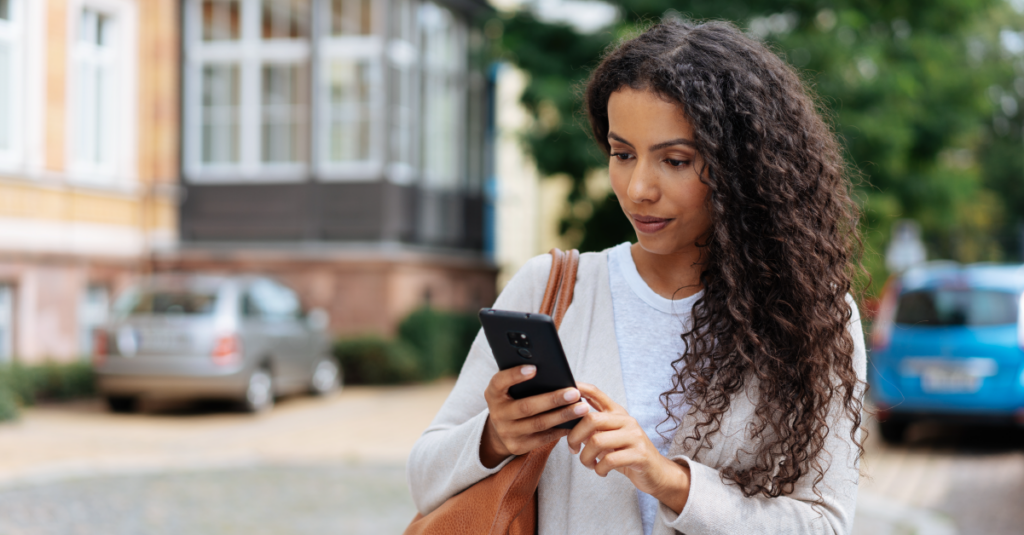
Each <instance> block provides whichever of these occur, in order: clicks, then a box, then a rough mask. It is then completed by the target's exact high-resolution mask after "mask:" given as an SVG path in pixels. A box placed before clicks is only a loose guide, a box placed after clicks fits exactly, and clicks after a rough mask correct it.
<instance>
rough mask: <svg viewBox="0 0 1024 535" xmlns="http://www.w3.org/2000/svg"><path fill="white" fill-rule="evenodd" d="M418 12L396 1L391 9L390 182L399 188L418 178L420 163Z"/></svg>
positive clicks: (410, 2) (406, 1) (409, 1)
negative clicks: (399, 185) (396, 184)
mask: <svg viewBox="0 0 1024 535" xmlns="http://www.w3.org/2000/svg"><path fill="white" fill-rule="evenodd" d="M417 8H418V4H417V3H416V2H414V1H413V0H394V2H393V3H392V8H391V21H390V22H391V28H392V29H391V41H390V43H388V67H389V69H390V71H389V72H390V76H391V80H390V87H389V96H388V99H389V102H388V106H389V108H390V114H391V115H390V116H391V125H390V126H391V132H390V134H389V154H388V178H389V179H390V180H391V181H392V182H396V183H399V184H408V183H410V182H412V181H414V180H415V179H416V178H417V177H418V176H419V173H418V172H417V170H416V168H417V164H418V161H419V150H418V148H419V147H418V146H417V145H418V143H417V142H418V141H419V133H418V127H419V121H418V117H417V113H416V110H418V109H419V93H420V77H419V74H420V70H419V69H420V52H419V47H417V46H416V44H415V43H419V40H420V32H419V25H418V24H417V19H416V14H417Z"/></svg>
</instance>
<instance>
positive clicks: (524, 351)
mask: <svg viewBox="0 0 1024 535" xmlns="http://www.w3.org/2000/svg"><path fill="white" fill-rule="evenodd" d="M480 324H481V325H483V327H484V335H486V336H487V342H488V344H490V346H491V352H492V353H494V359H495V360H496V361H498V368H499V369H502V370H507V369H509V368H514V367H516V366H522V365H524V364H533V365H534V366H536V367H537V374H536V375H535V376H534V377H533V379H530V380H529V381H526V382H522V383H519V384H517V385H513V386H512V387H511V388H509V389H508V393H509V395H510V396H512V397H513V398H515V399H522V398H526V397H530V396H536V395H537V394H544V393H547V392H553V391H555V390H560V389H562V388H568V387H575V386H576V381H575V380H574V379H573V377H572V371H571V370H570V369H569V361H568V360H566V358H565V351H563V350H562V342H561V340H560V339H559V338H558V330H557V329H556V328H555V323H554V322H553V321H552V320H551V317H549V316H547V315H545V314H536V313H530V312H510V311H507V310H495V309H493V308H484V309H481V310H480ZM520 335H525V336H526V338H525V340H526V341H527V342H528V345H526V346H523V345H522V342H521V340H524V339H522V338H521V337H520ZM513 336H514V337H515V338H516V339H517V340H520V342H519V343H520V345H514V343H513V338H512V337H513ZM579 421H580V419H579V418H577V419H575V420H571V421H568V422H565V423H562V424H559V425H557V426H555V427H559V428H562V429H572V428H573V427H575V426H576V424H577V423H579Z"/></svg>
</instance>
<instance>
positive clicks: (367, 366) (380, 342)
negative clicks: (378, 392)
mask: <svg viewBox="0 0 1024 535" xmlns="http://www.w3.org/2000/svg"><path fill="white" fill-rule="evenodd" d="M334 356H335V357H337V358H338V362H340V363H341V369H342V371H343V373H344V378H345V383H346V384H395V383H406V382H409V381H414V380H416V379H418V378H419V376H418V374H419V368H418V365H417V360H418V359H417V355H416V350H415V349H414V348H413V347H411V346H410V345H409V344H406V343H403V342H401V341H398V340H386V339H384V338H380V337H377V336H363V337H359V338H351V339H345V340H340V341H338V342H337V343H336V344H335V345H334Z"/></svg>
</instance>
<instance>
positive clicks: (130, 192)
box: [0, 0, 179, 362]
mask: <svg viewBox="0 0 1024 535" xmlns="http://www.w3.org/2000/svg"><path fill="white" fill-rule="evenodd" d="M12 5H13V6H14V9H13V11H12V13H13V16H12V17H13V19H14V20H15V22H16V23H17V26H18V27H19V28H20V30H21V31H22V32H23V35H22V38H21V40H20V42H19V46H20V50H19V53H18V62H19V67H18V69H17V70H16V71H15V72H12V73H11V75H12V78H11V79H13V80H18V81H19V82H21V87H20V90H21V97H20V99H19V101H18V102H17V105H18V108H19V110H18V111H19V114H18V118H17V119H16V120H15V121H14V122H13V124H12V127H13V128H12V132H13V134H14V135H17V136H19V137H20V138H21V139H24V140H25V142H24V143H23V144H22V146H21V147H19V152H20V153H19V155H18V156H17V158H16V159H15V160H14V161H13V162H12V163H11V164H10V165H6V166H0V285H4V286H5V287H6V288H7V289H9V290H10V292H11V293H12V294H13V314H12V318H11V321H12V323H13V326H12V328H13V344H12V345H13V347H12V351H11V353H12V355H11V356H12V357H13V358H16V359H19V360H22V361H26V362H34V361H40V360H45V359H56V360H69V359H74V358H78V357H80V356H82V354H83V352H84V349H83V343H82V327H83V323H82V322H83V318H82V317H81V316H82V310H81V309H82V302H83V299H84V297H85V295H86V292H87V291H88V289H89V288H90V287H92V288H93V289H95V288H103V289H105V290H106V292H107V293H108V294H109V296H110V298H112V297H113V296H114V295H115V294H116V293H117V292H118V291H119V290H120V289H122V288H124V287H125V286H126V285H127V284H129V283H130V282H131V280H132V279H133V278H134V277H135V276H136V275H137V274H138V273H139V271H140V269H141V266H142V260H143V259H145V258H147V257H148V256H149V255H150V254H151V253H152V252H153V251H155V250H164V249H168V248H173V247H175V246H176V243H177V227H178V223H177V218H178V216H177V198H176V197H177V193H176V191H177V188H176V183H177V177H178V158H177V154H178V138H179V134H178V90H177V85H178V83H177V80H178V34H177V33H178V32H177V21H178V15H177V9H178V2H177V1H175V0H14V1H13V2H12ZM83 10H90V11H91V12H93V13H97V14H99V15H97V16H98V17H108V19H107V20H112V21H113V24H114V28H115V29H114V30H112V33H109V34H108V36H109V35H113V36H114V37H113V38H112V39H113V41H111V42H112V44H111V45H106V46H108V47H109V48H106V49H104V50H112V52H110V53H109V55H108V56H104V57H110V58H113V59H111V60H109V63H107V64H104V65H111V67H109V69H110V70H108V71H104V73H105V75H109V79H110V80H111V81H112V82H113V83H112V84H111V87H115V89H114V90H113V91H116V93H114V94H112V95H113V96H112V97H111V98H110V99H108V100H107V101H104V102H106V103H107V105H106V106H105V107H104V105H97V109H98V110H100V111H99V112H96V118H95V119H94V120H93V121H92V122H91V123H90V124H92V125H93V126H94V127H95V128H97V129H104V130H102V132H104V135H103V136H98V137H102V138H103V139H104V140H106V139H109V140H110V141H111V143H110V144H109V145H105V147H109V148H108V149H105V152H103V155H104V156H103V157H102V158H100V157H97V161H101V163H102V165H99V164H97V165H95V166H90V165H85V164H83V162H86V161H87V160H88V158H85V159H83V158H82V157H81V154H82V153H83V150H82V147H80V146H78V145H76V143H77V142H79V141H80V140H82V139H84V138H87V137H89V136H88V134H81V133H76V130H75V127H76V126H80V125H81V124H84V123H85V121H83V120H82V119H81V117H82V115H81V110H82V109H84V106H83V101H82V100H76V99H80V98H81V97H80V96H81V95H82V94H83V92H84V91H86V89H84V88H85V84H86V82H85V81H84V78H81V77H80V76H81V73H82V72H83V70H82V69H81V68H78V67H80V66H81V62H82V61H83V60H82V59H81V58H82V57H83V52H82V48H81V46H80V42H81V41H82V40H83V35H84V33H83V31H84V30H83V28H84V27H85V26H84V23H83V19H82V13H83ZM108 38H109V37H108ZM106 94H107V93H104V92H103V91H100V92H98V93H97V95H101V96H99V97H97V98H103V97H102V95H106ZM97 102H99V101H97ZM101 115H102V116H101ZM97 131H99V130H97ZM107 134H109V136H108V135H107ZM97 150H100V149H97ZM97 154H99V152H97Z"/></svg>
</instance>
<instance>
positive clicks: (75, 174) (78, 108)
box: [67, 0, 137, 186]
mask: <svg viewBox="0 0 1024 535" xmlns="http://www.w3.org/2000/svg"><path fill="white" fill-rule="evenodd" d="M135 7H136V6H135V4H134V3H132V2H126V1H124V0H83V1H80V2H72V3H71V18H70V19H69V23H70V27H71V34H70V35H71V38H70V54H71V58H70V59H71V61H70V65H69V70H70V72H69V77H68V84H69V85H68V93H67V94H68V99H69V102H68V104H69V112H70V113H69V125H68V127H69V128H68V161H69V168H68V171H69V172H70V175H71V176H72V178H74V179H76V180H79V181H83V182H88V183H94V184H102V185H107V186H110V185H118V184H121V185H124V184H123V183H125V182H127V181H128V180H129V179H130V178H132V177H134V176H135V175H136V172H137V171H136V168H135V135H134V133H135V128H136V120H137V111H136V94H135V88H136V82H137V70H136V67H135V63H136V62H135V59H136V58H135V53H136V52H135V49H136V37H135V28H136V26H137V21H136V16H137V15H136V11H135Z"/></svg>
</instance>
